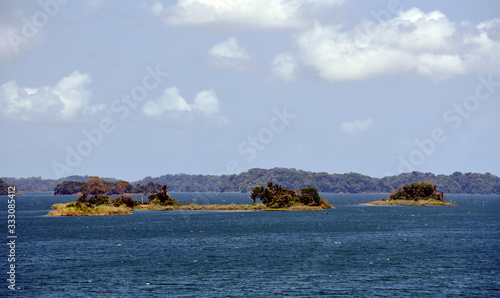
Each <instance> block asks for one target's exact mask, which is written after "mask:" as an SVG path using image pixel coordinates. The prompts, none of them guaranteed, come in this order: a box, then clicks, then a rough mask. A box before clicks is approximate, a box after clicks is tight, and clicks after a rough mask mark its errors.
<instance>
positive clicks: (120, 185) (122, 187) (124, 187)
mask: <svg viewBox="0 0 500 298" xmlns="http://www.w3.org/2000/svg"><path fill="white" fill-rule="evenodd" d="M131 188H132V186H131V185H130V183H128V182H127V181H118V182H116V190H117V191H118V193H119V194H120V195H121V197H122V198H123V194H124V193H126V192H128V191H130V189H131Z"/></svg>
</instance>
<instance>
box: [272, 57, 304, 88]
mask: <svg viewBox="0 0 500 298" xmlns="http://www.w3.org/2000/svg"><path fill="white" fill-rule="evenodd" d="M297 67H298V65H297V61H296V60H295V58H294V57H292V56H291V55H289V54H283V53H282V54H279V55H277V56H276V57H275V58H274V60H273V63H272V65H271V72H272V74H273V75H274V76H275V77H277V78H280V79H281V80H283V81H285V82H291V81H293V80H295V78H296V76H297Z"/></svg>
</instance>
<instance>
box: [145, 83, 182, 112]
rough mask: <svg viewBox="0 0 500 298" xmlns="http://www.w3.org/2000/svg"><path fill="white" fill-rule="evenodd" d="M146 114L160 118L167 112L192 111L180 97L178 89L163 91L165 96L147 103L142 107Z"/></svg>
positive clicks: (171, 88)
mask: <svg viewBox="0 0 500 298" xmlns="http://www.w3.org/2000/svg"><path fill="white" fill-rule="evenodd" d="M142 111H143V112H144V114H146V115H148V116H159V115H161V114H163V113H164V112H167V111H181V112H182V111H191V106H190V105H189V104H188V103H187V102H186V100H185V99H184V98H182V97H181V96H180V95H179V89H178V88H177V87H175V86H174V87H170V88H167V89H165V90H163V94H162V96H161V97H159V98H158V99H157V100H156V101H151V100H150V101H147V102H146V103H144V106H143V107H142Z"/></svg>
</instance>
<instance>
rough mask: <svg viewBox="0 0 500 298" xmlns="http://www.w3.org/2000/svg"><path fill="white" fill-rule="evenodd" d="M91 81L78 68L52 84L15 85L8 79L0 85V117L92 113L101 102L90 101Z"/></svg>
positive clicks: (49, 118)
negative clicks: (93, 103) (36, 85)
mask: <svg viewBox="0 0 500 298" xmlns="http://www.w3.org/2000/svg"><path fill="white" fill-rule="evenodd" d="M91 81H92V79H91V78H90V76H89V75H88V74H82V73H80V72H78V71H75V72H73V73H71V74H70V75H69V76H67V77H64V78H62V79H61V80H60V81H59V82H58V83H57V84H56V85H54V86H43V87H31V88H30V87H19V86H18V85H17V83H16V82H15V81H9V82H7V83H5V84H3V85H2V86H1V87H0V114H1V115H2V118H4V119H8V120H16V121H27V122H39V121H44V122H57V121H72V120H76V119H78V116H82V115H84V116H94V115H95V114H96V113H97V112H98V111H101V110H103V109H104V105H92V104H90V95H91V91H90V89H89V88H88V87H87V85H88V84H89V83H90V82H91Z"/></svg>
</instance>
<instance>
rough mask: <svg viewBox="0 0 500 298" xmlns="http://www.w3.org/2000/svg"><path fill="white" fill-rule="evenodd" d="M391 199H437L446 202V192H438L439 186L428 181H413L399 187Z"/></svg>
mask: <svg viewBox="0 0 500 298" xmlns="http://www.w3.org/2000/svg"><path fill="white" fill-rule="evenodd" d="M389 200H415V201H418V200H437V201H442V202H444V201H445V200H444V193H443V192H440V193H437V186H436V185H433V184H431V183H428V182H421V183H412V184H409V185H407V186H403V187H402V188H399V189H398V190H397V191H396V192H395V193H393V194H391V196H390V197H389Z"/></svg>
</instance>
